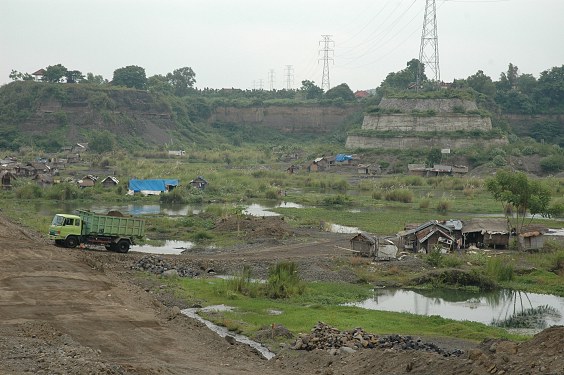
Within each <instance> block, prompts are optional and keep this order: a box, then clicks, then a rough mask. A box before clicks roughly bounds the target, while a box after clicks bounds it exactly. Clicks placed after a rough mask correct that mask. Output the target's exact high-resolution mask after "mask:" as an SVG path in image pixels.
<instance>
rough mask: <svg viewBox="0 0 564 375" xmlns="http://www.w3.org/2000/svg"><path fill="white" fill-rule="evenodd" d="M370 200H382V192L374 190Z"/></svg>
mask: <svg viewBox="0 0 564 375" xmlns="http://www.w3.org/2000/svg"><path fill="white" fill-rule="evenodd" d="M372 199H374V200H380V199H382V192H381V191H380V190H374V191H373V192H372Z"/></svg>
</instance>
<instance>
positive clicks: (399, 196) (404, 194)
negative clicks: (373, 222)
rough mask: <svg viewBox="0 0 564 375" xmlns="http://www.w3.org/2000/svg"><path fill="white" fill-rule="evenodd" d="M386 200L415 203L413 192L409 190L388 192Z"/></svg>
mask: <svg viewBox="0 0 564 375" xmlns="http://www.w3.org/2000/svg"><path fill="white" fill-rule="evenodd" d="M386 200H387V201H394V202H402V203H411V202H412V201H413V192H412V191H411V190H409V189H394V190H390V191H388V192H386Z"/></svg>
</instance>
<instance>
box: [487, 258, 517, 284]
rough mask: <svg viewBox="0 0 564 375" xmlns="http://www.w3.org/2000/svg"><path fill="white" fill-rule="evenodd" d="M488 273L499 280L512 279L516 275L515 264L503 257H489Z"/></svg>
mask: <svg viewBox="0 0 564 375" xmlns="http://www.w3.org/2000/svg"><path fill="white" fill-rule="evenodd" d="M486 273H487V274H488V276H490V277H492V278H493V279H495V280H497V281H511V280H513V277H514V271H513V266H512V265H511V264H510V263H508V262H507V261H505V260H504V259H501V258H489V259H488V260H487V261H486Z"/></svg>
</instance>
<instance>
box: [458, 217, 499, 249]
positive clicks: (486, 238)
mask: <svg viewBox="0 0 564 375" xmlns="http://www.w3.org/2000/svg"><path fill="white" fill-rule="evenodd" d="M462 224H463V225H462V237H463V239H464V243H463V246H464V247H469V246H476V247H492V248H494V249H496V248H503V249H505V248H507V247H508V246H509V235H510V230H509V226H508V224H507V220H506V219H497V218H479V219H470V220H464V221H463V222H462Z"/></svg>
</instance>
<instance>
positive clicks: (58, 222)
mask: <svg viewBox="0 0 564 375" xmlns="http://www.w3.org/2000/svg"><path fill="white" fill-rule="evenodd" d="M64 221H65V218H64V217H62V216H59V215H55V217H54V218H53V221H52V222H51V225H58V226H61V225H63V222H64Z"/></svg>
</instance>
